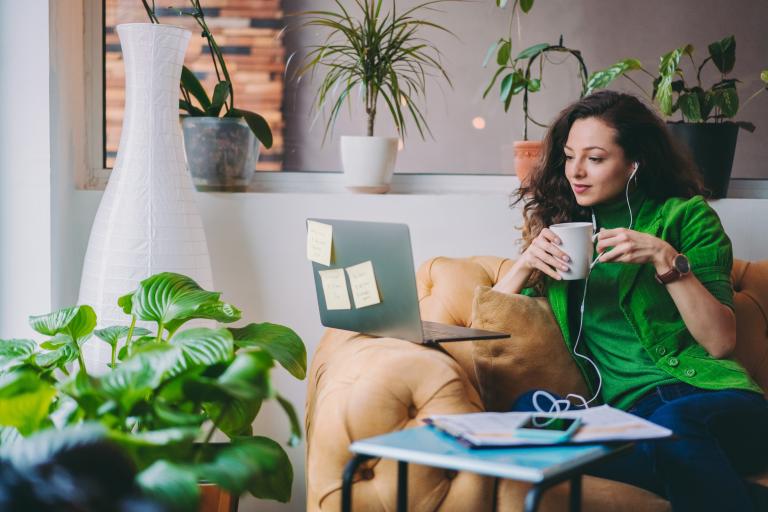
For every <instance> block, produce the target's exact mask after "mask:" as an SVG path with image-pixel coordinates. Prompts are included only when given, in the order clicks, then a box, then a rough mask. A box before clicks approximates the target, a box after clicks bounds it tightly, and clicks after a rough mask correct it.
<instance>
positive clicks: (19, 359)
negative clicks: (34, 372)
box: [0, 339, 37, 373]
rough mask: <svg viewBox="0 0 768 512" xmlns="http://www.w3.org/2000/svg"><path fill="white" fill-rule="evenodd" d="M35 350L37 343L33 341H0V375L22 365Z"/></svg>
mask: <svg viewBox="0 0 768 512" xmlns="http://www.w3.org/2000/svg"><path fill="white" fill-rule="evenodd" d="M35 350H37V343H35V342H34V341H33V340H27V339H9V340H0V373H2V372H7V371H9V370H12V369H14V368H16V367H18V366H21V365H23V364H24V362H25V361H26V360H27V359H28V358H29V357H30V356H31V355H32V354H34V352H35Z"/></svg>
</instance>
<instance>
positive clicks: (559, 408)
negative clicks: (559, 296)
mask: <svg viewBox="0 0 768 512" xmlns="http://www.w3.org/2000/svg"><path fill="white" fill-rule="evenodd" d="M634 167H635V168H634V170H633V171H632V174H631V175H630V176H629V179H628V180H627V186H626V188H625V190H624V197H625V198H626V201H627V210H629V227H628V228H627V229H632V226H633V224H634V216H633V214H632V205H631V204H630V202H629V184H630V183H631V182H632V178H634V177H635V174H636V173H637V169H638V167H639V164H638V163H637V162H635V165H634ZM592 231H593V235H592V241H593V242H594V241H595V239H596V238H597V218H596V217H595V211H594V209H592ZM603 254H605V251H603V252H601V253H600V254H598V255H597V257H596V258H595V259H594V260H592V263H591V264H590V265H589V271H588V272H587V277H586V279H585V281H584V293H583V294H582V297H581V305H580V306H579V331H578V334H576V341H575V342H574V343H573V355H575V356H578V357H580V358H582V359H586V360H587V361H588V362H589V363H590V364H591V365H592V367H593V368H594V369H595V372H597V389H596V390H595V393H594V394H593V395H592V398H590V399H589V400H586V399H585V398H584V397H583V396H581V395H577V394H576V393H568V394H567V395H566V397H565V399H560V400H558V399H557V398H555V397H554V396H553V395H552V394H551V393H549V392H547V391H544V390H537V391H535V392H534V393H533V396H532V398H531V400H532V402H533V406H534V407H535V408H536V410H537V411H538V412H540V413H545V414H551V413H554V414H555V415H556V416H557V415H559V414H560V413H561V412H565V411H567V410H569V409H570V407H571V405H572V402H571V401H570V400H569V399H571V398H573V399H574V400H577V401H579V402H581V403H580V404H579V405H580V406H581V407H583V408H584V409H587V408H589V404H591V403H592V402H593V401H595V400H596V399H597V398H598V397H599V396H600V390H601V389H602V387H603V376H602V374H601V373H600V369H599V368H598V367H597V364H596V363H595V362H594V361H593V360H592V359H590V358H589V357H588V356H586V355H583V354H580V353H579V352H578V348H579V341H581V333H582V329H583V328H584V304H585V303H586V301H587V286H588V285H589V276H590V275H592V269H593V268H594V267H595V265H596V264H597V263H598V262H599V261H600V257H601V256H602V255H603ZM542 397H544V398H546V399H547V400H549V401H550V404H551V405H550V407H549V409H545V408H544V407H541V406H540V405H539V399H540V398H542Z"/></svg>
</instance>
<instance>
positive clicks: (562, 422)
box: [515, 414, 581, 443]
mask: <svg viewBox="0 0 768 512" xmlns="http://www.w3.org/2000/svg"><path fill="white" fill-rule="evenodd" d="M580 426H581V419H580V418H560V417H557V416H552V415H545V414H532V415H531V416H528V417H527V418H526V419H525V420H524V421H523V422H522V423H521V424H520V425H518V427H517V428H516V429H515V434H516V435H518V436H519V437H525V438H529V439H536V440H541V441H550V442H552V443H558V442H562V441H566V440H568V439H569V438H570V437H571V436H572V435H573V434H575V433H576V431H577V430H578V429H579V427H580Z"/></svg>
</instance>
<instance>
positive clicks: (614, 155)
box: [563, 117, 633, 207]
mask: <svg viewBox="0 0 768 512" xmlns="http://www.w3.org/2000/svg"><path fill="white" fill-rule="evenodd" d="M615 139H616V130H615V129H614V128H612V127H610V126H608V125H607V124H605V123H604V122H603V121H601V120H600V119H598V118H596V117H588V118H586V119H578V120H577V121H575V122H574V123H573V125H571V131H570V132H569V133H568V140H567V141H566V143H565V148H564V149H563V150H564V152H565V177H566V178H568V182H569V183H570V184H571V190H573V193H574V195H575V196H576V202H577V203H578V204H579V206H585V207H588V206H594V205H596V204H600V203H604V202H606V201H610V200H611V199H614V198H616V197H618V196H619V195H623V194H624V190H625V187H626V186H627V180H628V179H629V177H630V175H631V174H632V170H633V167H632V163H631V162H629V161H627V160H626V158H625V156H624V150H623V149H622V148H621V146H619V145H617V144H616V143H615V142H614V141H615Z"/></svg>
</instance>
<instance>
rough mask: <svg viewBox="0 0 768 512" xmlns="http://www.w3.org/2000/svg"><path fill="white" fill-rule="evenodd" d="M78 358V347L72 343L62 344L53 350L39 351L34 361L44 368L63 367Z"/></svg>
mask: <svg viewBox="0 0 768 512" xmlns="http://www.w3.org/2000/svg"><path fill="white" fill-rule="evenodd" d="M76 359H77V349H75V347H74V346H72V345H69V344H68V345H62V346H60V347H59V348H57V349H56V350H54V351H52V352H38V353H37V354H35V355H34V356H33V359H32V360H33V362H34V363H35V364H36V365H37V366H39V367H40V368H43V369H52V368H61V367H63V366H66V365H68V364H69V363H71V362H72V361H74V360H76Z"/></svg>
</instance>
